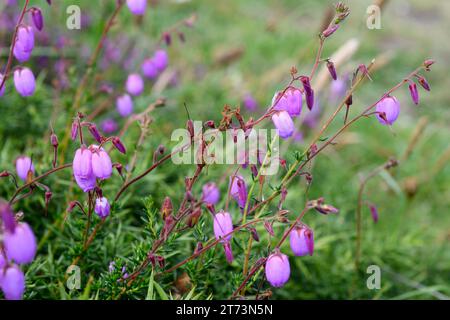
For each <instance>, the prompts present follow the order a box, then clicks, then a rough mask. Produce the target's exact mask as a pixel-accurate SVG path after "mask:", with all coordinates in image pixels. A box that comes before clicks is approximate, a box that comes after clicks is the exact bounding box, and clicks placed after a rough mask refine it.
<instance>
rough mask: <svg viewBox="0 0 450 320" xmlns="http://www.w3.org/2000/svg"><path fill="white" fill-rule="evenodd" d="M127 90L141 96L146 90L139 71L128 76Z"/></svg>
mask: <svg viewBox="0 0 450 320" xmlns="http://www.w3.org/2000/svg"><path fill="white" fill-rule="evenodd" d="M126 89H127V92H128V93H129V94H131V95H133V96H139V95H140V94H142V92H143V91H144V80H142V77H141V76H140V75H139V74H137V73H132V74H130V75H129V76H128V79H127V83H126Z"/></svg>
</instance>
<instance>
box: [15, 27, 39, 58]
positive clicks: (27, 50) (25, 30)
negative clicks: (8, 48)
mask: <svg viewBox="0 0 450 320" xmlns="http://www.w3.org/2000/svg"><path fill="white" fill-rule="evenodd" d="M33 49H34V30H33V28H32V27H31V26H25V25H22V26H20V27H19V28H18V29H17V37H16V43H15V45H14V52H13V53H14V56H15V57H16V59H17V60H18V61H19V62H25V61H27V60H28V59H30V57H31V53H32V51H33Z"/></svg>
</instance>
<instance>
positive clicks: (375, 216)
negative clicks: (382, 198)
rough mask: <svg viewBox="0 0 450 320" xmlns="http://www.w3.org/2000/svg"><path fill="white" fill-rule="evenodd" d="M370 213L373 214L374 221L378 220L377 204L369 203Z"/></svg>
mask: <svg viewBox="0 0 450 320" xmlns="http://www.w3.org/2000/svg"><path fill="white" fill-rule="evenodd" d="M369 209H370V215H371V216H372V219H373V222H375V223H377V222H378V209H377V207H376V206H375V205H373V204H371V205H369Z"/></svg>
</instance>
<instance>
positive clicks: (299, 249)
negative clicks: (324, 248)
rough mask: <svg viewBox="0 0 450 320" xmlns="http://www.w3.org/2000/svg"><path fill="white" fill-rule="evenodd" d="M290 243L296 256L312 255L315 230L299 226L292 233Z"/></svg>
mask: <svg viewBox="0 0 450 320" xmlns="http://www.w3.org/2000/svg"><path fill="white" fill-rule="evenodd" d="M289 240H290V245H291V249H292V252H294V254H295V255H296V256H306V255H310V256H312V255H313V253H314V234H313V231H312V230H310V229H308V228H307V227H305V226H297V227H295V228H294V229H293V230H292V231H291V233H290V238H289Z"/></svg>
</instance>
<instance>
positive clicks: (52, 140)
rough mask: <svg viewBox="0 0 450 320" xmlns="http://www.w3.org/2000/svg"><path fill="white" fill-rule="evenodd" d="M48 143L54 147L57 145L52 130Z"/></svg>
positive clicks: (56, 137) (56, 139) (56, 138)
mask: <svg viewBox="0 0 450 320" xmlns="http://www.w3.org/2000/svg"><path fill="white" fill-rule="evenodd" d="M50 143H51V144H52V146H53V147H55V148H57V147H58V145H59V142H58V136H57V135H56V134H55V133H54V132H52V134H51V135H50Z"/></svg>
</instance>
